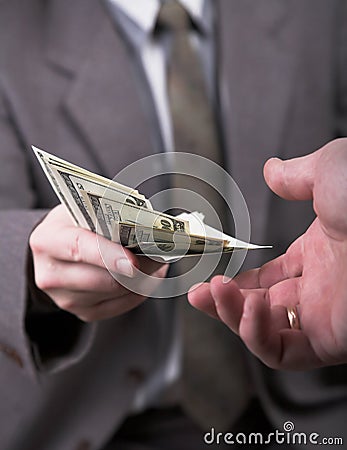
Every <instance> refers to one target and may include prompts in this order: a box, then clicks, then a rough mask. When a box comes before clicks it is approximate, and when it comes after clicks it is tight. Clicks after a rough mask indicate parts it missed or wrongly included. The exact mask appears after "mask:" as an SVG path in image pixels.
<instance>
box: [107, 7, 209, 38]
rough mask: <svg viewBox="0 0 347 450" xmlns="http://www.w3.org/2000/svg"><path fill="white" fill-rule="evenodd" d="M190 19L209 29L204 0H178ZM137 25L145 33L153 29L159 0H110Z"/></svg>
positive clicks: (202, 27)
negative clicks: (205, 16)
mask: <svg viewBox="0 0 347 450" xmlns="http://www.w3.org/2000/svg"><path fill="white" fill-rule="evenodd" d="M179 2H180V3H181V5H182V6H183V7H184V8H185V9H186V10H187V12H188V13H189V15H190V16H191V18H192V20H194V21H195V22H196V23H197V25H198V26H199V27H200V28H201V29H202V30H203V31H204V32H208V31H210V24H209V23H208V21H206V20H205V18H204V3H205V0H179ZM110 3H113V4H114V5H116V6H117V7H118V8H119V9H121V10H122V12H123V13H124V14H125V15H126V16H127V17H128V18H129V19H130V20H131V21H132V22H134V23H135V25H137V26H138V27H139V28H140V29H141V30H142V32H144V33H145V34H146V35H148V34H149V33H151V32H152V31H153V29H154V26H155V22H156V19H157V15H158V12H159V9H160V4H161V1H160V0H145V1H144V0H131V1H129V0H110Z"/></svg>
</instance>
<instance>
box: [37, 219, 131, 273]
mask: <svg viewBox="0 0 347 450" xmlns="http://www.w3.org/2000/svg"><path fill="white" fill-rule="evenodd" d="M55 231H56V232H54V230H52V229H51V228H50V227H49V226H47V224H45V223H44V222H42V224H41V225H39V226H38V227H37V228H36V229H35V230H34V232H33V233H32V235H31V237H30V247H31V249H32V251H33V253H34V255H46V256H51V257H52V258H54V259H56V260H62V261H73V262H75V263H85V264H91V265H93V266H98V267H101V268H104V267H105V264H106V265H107V266H108V267H109V268H110V269H111V270H115V271H117V272H118V273H121V274H122V275H125V276H129V277H131V276H133V271H134V269H133V268H134V266H137V265H138V261H137V259H136V256H135V255H133V254H132V253H131V252H129V251H128V250H126V249H124V248H123V247H122V246H121V245H119V244H116V243H114V242H111V241H109V240H108V239H106V238H104V237H102V236H98V235H96V234H95V233H92V232H91V231H88V230H84V229H82V228H77V227H74V226H63V227H60V228H58V227H57V228H56V230H55ZM53 235H54V237H53Z"/></svg>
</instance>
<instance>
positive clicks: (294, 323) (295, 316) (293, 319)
mask: <svg viewBox="0 0 347 450" xmlns="http://www.w3.org/2000/svg"><path fill="white" fill-rule="evenodd" d="M287 316H288V320H289V325H290V328H292V329H293V330H300V320H299V313H298V309H297V307H296V306H290V307H288V308H287Z"/></svg>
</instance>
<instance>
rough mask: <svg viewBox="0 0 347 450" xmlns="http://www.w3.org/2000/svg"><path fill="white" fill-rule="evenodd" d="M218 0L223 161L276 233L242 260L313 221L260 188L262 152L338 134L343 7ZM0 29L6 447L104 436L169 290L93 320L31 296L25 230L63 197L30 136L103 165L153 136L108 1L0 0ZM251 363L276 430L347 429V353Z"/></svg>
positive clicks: (142, 361) (135, 153) (137, 372)
mask: <svg viewBox="0 0 347 450" xmlns="http://www.w3.org/2000/svg"><path fill="white" fill-rule="evenodd" d="M215 3H216V8H217V11H218V15H219V17H218V18H219V33H218V37H217V40H218V56H219V62H220V71H219V77H220V86H221V106H222V111H223V126H224V130H225V141H226V148H227V169H228V170H229V171H230V172H231V174H232V175H233V177H234V178H235V180H236V181H237V182H238V184H239V186H240V188H241V191H242V192H243V194H244V196H245V198H246V201H247V203H248V205H249V209H250V215H251V223H252V240H253V241H255V242H271V243H274V244H275V248H274V252H273V253H268V252H266V253H260V252H259V253H257V254H253V256H252V259H251V258H249V260H248V262H247V263H246V264H247V265H248V266H251V265H254V264H258V263H260V262H261V259H262V258H271V257H273V256H274V255H275V254H276V253H280V252H282V251H283V250H284V249H285V248H286V246H287V245H288V244H289V242H291V241H292V240H293V239H294V238H295V237H296V236H297V235H299V234H300V233H301V232H302V231H303V230H304V229H305V228H306V227H307V226H308V224H309V223H310V221H311V219H312V212H311V207H310V204H308V203H302V204H294V203H286V202H284V201H281V200H279V199H277V198H276V197H275V196H274V195H273V194H271V193H270V192H269V190H268V189H267V188H266V186H265V183H264V181H263V179H262V164H263V163H264V161H265V160H266V158H268V157H270V156H272V155H275V154H276V155H278V156H280V157H283V158H288V157H294V156H297V155H302V154H304V153H308V152H311V151H313V150H315V149H316V148H318V147H320V146H321V145H323V144H324V143H326V142H327V141H329V140H331V139H333V138H334V137H336V136H338V135H343V134H345V133H346V131H345V129H346V124H347V122H346V117H345V114H346V111H347V109H346V106H347V105H346V99H347V89H346V87H347V86H346V81H345V80H346V79H347V77H346V75H345V74H346V69H347V67H346V63H347V58H346V56H347V53H346V42H344V36H343V25H344V23H347V22H346V19H347V14H346V11H345V6H344V3H345V2H344V1H343V0H329V2H327V1H326V0H304V1H298V0H297V1H296V0H291V1H284V0H259V1H257V2H254V1H252V0H216V2H215ZM0 30H1V31H0V32H1V39H0V154H1V161H2V163H1V166H0V187H1V189H0V205H1V213H0V221H1V235H0V258H1V262H2V264H1V273H0V277H1V281H0V286H1V292H0V308H1V315H0V360H1V371H0V381H1V386H2V388H1V401H0V417H1V421H0V447H1V448H3V449H6V450H22V449H24V448H25V449H26V450H31V449H32V450H34V449H35V450H38V449H43V450H70V449H71V450H73V449H77V448H79V447H78V446H81V445H82V444H83V442H84V443H85V445H87V443H88V445H89V447H85V448H91V449H98V448H100V446H101V445H102V444H103V443H104V442H105V441H106V440H107V439H108V437H109V436H110V435H111V433H112V432H113V431H114V429H115V428H116V426H117V424H119V422H120V421H121V420H122V418H123V417H124V416H125V415H126V414H127V413H128V411H129V408H130V406H131V403H132V400H133V397H134V393H135V391H136V389H137V388H138V387H139V386H141V384H142V383H143V382H144V380H145V378H146V377H147V376H149V375H150V373H151V371H152V370H154V369H155V367H156V364H157V362H158V361H159V359H160V356H161V355H162V353H163V352H165V350H166V348H165V346H164V345H161V339H160V338H161V336H163V335H164V334H163V332H164V330H163V328H164V327H163V326H162V323H161V322H160V320H159V317H160V314H161V309H163V308H165V302H162V303H160V302H159V303H156V302H154V301H153V302H152V301H151V302H147V303H145V304H144V305H143V306H141V307H140V308H137V309H136V310H134V311H132V312H130V313H128V314H126V315H125V316H123V317H120V318H116V319H113V320H109V321H106V322H104V323H99V324H97V325H90V324H81V323H80V322H79V321H78V320H76V319H74V318H73V317H71V316H70V315H68V314H65V313H63V312H62V311H58V310H54V309H53V310H52V308H47V310H46V309H45V307H44V304H45V302H41V300H40V298H38V297H37V293H35V292H32V293H31V295H29V293H28V277H27V276H26V274H27V273H28V272H30V267H28V246H27V242H28V236H29V235H30V232H31V230H32V228H33V227H34V226H35V224H36V223H37V222H38V221H39V220H41V219H42V217H43V215H44V214H45V210H46V209H47V208H51V207H52V206H54V205H55V204H56V203H57V200H56V198H55V196H54V194H53V192H52V190H51V188H50V186H49V185H48V183H47V181H46V180H45V178H44V176H43V175H42V173H41V169H40V168H39V166H38V164H37V162H36V161H35V160H34V157H33V155H32V152H31V150H30V146H31V145H32V144H34V145H37V146H39V147H42V148H44V149H47V150H48V151H50V152H52V153H55V154H57V155H59V156H60V157H62V158H65V159H67V160H70V161H72V162H74V163H76V164H79V165H81V166H83V167H85V168H87V169H90V170H93V171H97V172H99V173H102V174H104V175H106V176H109V177H113V176H114V174H115V173H116V172H118V171H119V170H120V169H121V168H123V167H125V166H127V165H128V164H129V163H131V162H133V161H135V160H137V159H139V158H141V157H142V156H145V155H148V154H151V153H153V151H157V150H158V145H157V140H156V133H155V132H154V131H153V130H152V129H153V127H152V122H151V120H150V118H149V116H148V114H147V111H146V108H145V106H144V103H143V101H142V97H141V95H140V92H139V87H138V84H137V80H136V73H135V70H134V67H133V65H132V63H131V60H130V59H129V49H128V48H127V46H126V45H125V44H124V42H123V40H122V38H121V36H120V35H119V33H118V30H117V29H116V28H115V26H114V24H113V23H112V21H111V20H110V18H109V16H108V14H107V12H106V8H105V7H104V5H103V4H102V2H99V1H96V0H75V1H73V2H71V1H67V0H47V1H42V0H31V1H26V2H20V1H19V0H11V1H9V0H0ZM29 261H30V258H29ZM29 266H30V264H29ZM167 326H169V325H167ZM252 368H253V369H252V370H253V371H254V374H255V384H256V389H257V390H258V392H259V395H260V396H261V398H262V399H263V402H264V407H265V408H266V410H267V411H268V414H269V415H270V417H271V418H272V419H273V421H274V424H277V427H278V428H279V429H282V423H283V421H284V420H289V419H290V420H292V421H293V422H294V423H295V424H296V428H297V429H302V431H307V430H309V431H316V432H319V433H320V434H321V435H329V436H332V435H343V434H344V433H345V431H344V428H345V425H344V422H345V414H346V412H347V398H346V394H347V389H346V382H345V380H346V368H345V366H341V367H337V368H330V369H324V370H316V371H313V372H312V373H304V374H293V373H282V372H275V371H272V370H270V369H266V368H264V367H263V366H261V365H258V363H257V362H256V361H252ZM119 386H120V387H121V389H119ZM230 401H232V399H231V400H230ZM346 438H347V436H346Z"/></svg>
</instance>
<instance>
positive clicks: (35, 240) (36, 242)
mask: <svg viewBox="0 0 347 450" xmlns="http://www.w3.org/2000/svg"><path fill="white" fill-rule="evenodd" d="M29 247H30V249H31V251H32V252H33V253H40V252H41V251H42V239H41V237H40V233H39V232H38V228H36V229H35V230H34V231H33V232H32V233H31V235H30V237H29Z"/></svg>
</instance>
